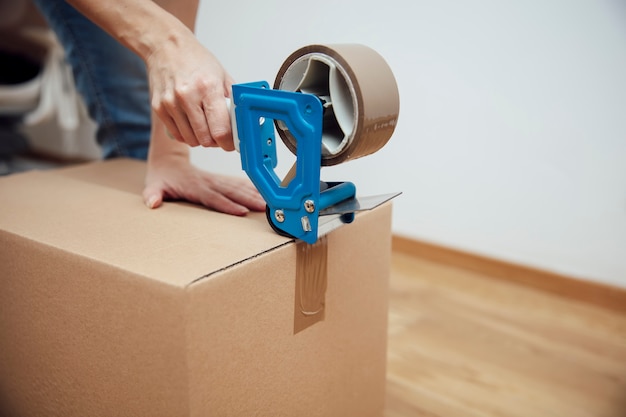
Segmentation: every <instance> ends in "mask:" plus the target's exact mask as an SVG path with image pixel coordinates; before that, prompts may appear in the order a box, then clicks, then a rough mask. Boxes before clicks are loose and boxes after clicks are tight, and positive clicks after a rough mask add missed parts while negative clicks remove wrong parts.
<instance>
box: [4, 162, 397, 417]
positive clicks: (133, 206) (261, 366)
mask: <svg viewBox="0 0 626 417" xmlns="http://www.w3.org/2000/svg"><path fill="white" fill-rule="evenodd" d="M144 170H145V166H144V165H143V163H140V162H134V161H129V160H116V161H110V162H98V163H93V164H88V165H83V166H78V167H73V168H68V169H62V170H57V171H54V172H29V173H25V174H19V175H14V176H11V177H6V178H0V274H1V275H0V414H1V415H3V416H11V417H20V416H47V417H49V416H64V417H68V416H81V417H84V416H89V417H97V416H133V417H137V416H149V417H158V416H167V417H173V416H220V417H222V416H289V417H294V416H306V417H311V416H332V417H352V416H358V417H364V416H382V414H383V407H384V394H385V362H386V360H385V359H386V340H387V338H386V336H387V334H386V329H387V295H388V276H389V261H390V258H389V257H390V241H391V239H390V227H391V221H390V219H391V206H390V205H389V204H386V205H384V206H382V207H380V208H378V209H375V210H373V211H371V212H366V213H362V214H358V215H357V218H356V220H355V221H354V223H352V224H349V225H345V226H343V227H341V228H339V229H337V230H335V231H333V232H332V233H331V234H330V235H328V236H327V238H326V241H325V243H324V245H325V249H324V251H325V252H324V255H326V256H327V259H326V260H325V261H326V267H327V269H326V281H325V282H323V283H320V282H300V284H299V285H296V284H297V282H296V281H297V279H296V275H297V274H298V273H299V272H298V271H299V270H301V271H304V272H305V273H307V271H309V272H310V271H311V270H315V269H316V268H318V269H319V268H321V267H320V265H321V264H319V263H316V262H312V263H311V258H308V262H309V264H308V265H307V264H306V262H305V261H307V259H306V256H308V255H307V254H306V253H304V255H303V256H304V257H305V258H304V259H305V261H302V259H301V258H300V255H299V254H298V250H299V249H298V248H300V249H303V248H302V247H301V246H299V245H298V244H296V243H295V242H293V241H292V240H290V239H287V238H284V237H281V236H278V235H277V234H275V233H274V232H273V231H272V230H271V228H270V227H269V225H268V224H267V221H266V219H265V215H264V214H262V213H258V214H253V215H249V216H246V217H244V218H237V217H233V216H228V215H224V214H220V213H215V212H212V211H210V210H207V209H204V208H202V207H199V206H194V205H191V204H187V203H174V202H169V203H166V204H165V205H164V206H163V207H161V208H159V209H157V210H152V211H151V210H148V209H147V208H146V207H145V206H144V205H143V202H142V199H141V190H142V184H143V175H144ZM304 250H305V252H306V250H308V249H307V248H304ZM315 256H317V255H315ZM298 262H300V263H301V264H300V265H297V264H298ZM303 262H305V263H303ZM298 279H300V278H298ZM298 286H299V287H300V289H298V291H300V293H299V294H297V291H296V290H297V287H298ZM303 288H304V290H303ZM311 289H313V290H314V291H317V293H318V295H319V293H320V290H321V292H322V293H321V295H322V298H321V299H320V300H313V301H311V300H309V301H306V300H304V299H303V298H302V294H303V293H302V291H305V292H306V291H309V290H311ZM310 302H313V303H314V304H315V303H318V304H319V305H321V310H322V311H321V312H320V311H312V312H311V311H305V310H307V309H309V308H310V307H304V305H305V304H306V303H310ZM303 312H304V313H306V314H308V315H309V316H307V317H308V318H309V319H310V316H311V315H312V316H316V315H317V314H321V315H320V316H317V319H315V318H314V320H313V321H312V322H310V323H308V324H306V323H305V325H304V326H299V325H298V324H297V323H298V321H299V316H302V315H303V314H304V313H303ZM306 314H304V315H306ZM300 318H301V317H300Z"/></svg>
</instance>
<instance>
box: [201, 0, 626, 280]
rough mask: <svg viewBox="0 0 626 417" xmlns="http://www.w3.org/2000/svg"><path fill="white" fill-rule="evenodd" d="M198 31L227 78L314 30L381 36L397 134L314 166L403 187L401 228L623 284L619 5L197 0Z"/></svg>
mask: <svg viewBox="0 0 626 417" xmlns="http://www.w3.org/2000/svg"><path fill="white" fill-rule="evenodd" d="M197 32H198V36H199V38H200V40H201V41H202V42H203V44H204V45H205V46H207V47H208V48H209V49H211V50H212V51H213V52H214V53H215V54H216V55H217V56H218V57H219V58H220V60H221V61H222V63H223V64H224V65H225V66H226V68H227V69H228V70H229V72H230V73H231V74H232V75H233V76H234V77H235V79H236V80H237V81H238V82H247V81H257V80H268V81H270V83H272V82H273V80H274V77H275V74H276V72H277V71H278V68H279V67H280V65H281V64H282V62H283V60H284V59H285V58H286V57H287V56H288V55H289V54H290V53H291V52H293V51H294V50H296V49H298V48H299V47H301V46H304V45H308V44H312V43H339V42H356V43H363V44H366V45H368V46H370V47H372V48H374V49H376V50H377V51H378V52H379V53H381V54H382V55H383V56H384V57H385V58H386V59H387V61H388V63H389V64H390V66H391V67H392V69H393V71H394V73H395V75H396V77H397V81H398V84H399V88H400V100H401V114H400V120H399V124H398V127H397V129H396V133H395V134H394V136H393V138H392V139H391V141H390V143H389V144H388V145H387V146H386V147H385V148H383V149H382V150H381V151H379V152H378V153H376V154H374V155H371V156H368V157H366V158H362V159H360V160H357V161H352V162H349V163H346V164H343V165H340V166H338V167H333V168H328V169H325V170H324V171H323V173H322V176H323V178H325V179H329V180H331V179H338V180H353V181H354V182H355V183H356V184H357V187H358V188H359V192H360V193H361V194H374V193H384V192H388V191H395V190H401V191H403V192H404V194H403V195H402V196H401V197H399V198H398V199H397V200H396V202H395V206H394V222H393V229H394V233H396V234H400V235H404V236H407V237H412V238H417V239H421V240H426V241H431V242H434V243H438V244H443V245H446V246H449V247H455V248H459V249H462V250H466V251H470V252H474V253H479V254H484V255H487V256H491V257H495V258H500V259H503V260H509V261H513V262H517V263H522V264H526V265H530V266H535V267H538V268H542V269H546V270H551V271H555V272H560V273H564V274H568V275H571V276H577V277H581V278H585V279H592V280H597V281H601V282H606V283H610V284H617V285H620V286H622V287H626V2H624V1H622V0H612V1H608V0H605V1H601V0H598V1H595V0H573V1H572V0H524V1H522V0H520V1H509V2H502V1H498V0H477V1H452V0H447V1H439V0H438V1H418V0H413V1H408V0H405V1H399V0H387V1H373V0H344V1H341V0H334V1H331V0H317V1H314V2H298V1H293V0H267V1H263V2H259V1H256V0H244V1H228V2H226V1H224V2H216V1H208V0H205V1H204V3H202V6H201V9H200V15H199V18H198V30H197ZM192 156H193V161H194V163H196V164H198V165H200V166H202V167H204V168H206V169H209V170H216V171H220V172H228V173H232V174H235V175H242V174H241V170H240V165H239V161H238V155H237V154H225V153H223V152H218V151H216V150H207V149H196V150H194V152H193V155H192Z"/></svg>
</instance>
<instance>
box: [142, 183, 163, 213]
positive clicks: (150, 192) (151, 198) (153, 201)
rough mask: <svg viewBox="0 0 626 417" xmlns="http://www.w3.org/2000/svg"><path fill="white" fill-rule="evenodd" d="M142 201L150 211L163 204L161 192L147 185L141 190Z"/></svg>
mask: <svg viewBox="0 0 626 417" xmlns="http://www.w3.org/2000/svg"><path fill="white" fill-rule="evenodd" d="M143 201H144V203H145V204H146V206H147V207H148V208H150V209H155V208H157V207H160V206H161V204H162V203H163V190H162V189H161V188H160V187H158V186H156V185H154V184H151V185H147V186H146V188H144V190H143Z"/></svg>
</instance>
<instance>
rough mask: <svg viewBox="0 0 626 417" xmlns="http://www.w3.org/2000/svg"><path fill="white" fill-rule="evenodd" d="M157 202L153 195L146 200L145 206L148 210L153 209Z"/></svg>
mask: <svg viewBox="0 0 626 417" xmlns="http://www.w3.org/2000/svg"><path fill="white" fill-rule="evenodd" d="M157 200H158V198H157V196H155V195H153V196H151V197H150V198H149V199H148V201H146V206H148V208H150V209H152V208H154V206H155V205H156V203H157Z"/></svg>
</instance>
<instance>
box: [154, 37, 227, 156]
mask: <svg viewBox="0 0 626 417" xmlns="http://www.w3.org/2000/svg"><path fill="white" fill-rule="evenodd" d="M146 67H147V70H148V77H149V81H150V90H151V91H150V93H151V94H150V96H151V100H152V103H151V104H152V108H153V110H154V111H155V112H156V114H157V115H158V116H159V119H161V120H162V121H163V123H164V124H165V126H166V128H167V130H168V132H169V134H170V135H171V136H172V137H173V138H175V139H176V140H178V141H180V142H184V143H186V144H187V145H189V146H198V145H202V146H210V147H217V146H219V147H221V148H222V149H224V150H226V151H232V150H233V149H234V145H233V136H232V130H231V124H230V115H229V111H228V107H227V104H226V97H229V96H230V89H231V85H232V83H233V80H232V78H231V77H230V76H229V75H228V73H227V72H226V71H225V70H224V68H223V67H222V65H221V64H220V63H219V61H218V60H217V59H216V58H215V56H213V54H211V52H209V51H208V50H207V49H206V48H204V47H203V46H202V45H201V44H200V43H199V42H198V41H197V39H196V38H195V37H194V36H193V33H192V32H189V34H188V39H185V40H183V41H182V42H180V43H178V44H174V43H171V42H166V43H164V44H163V45H162V46H161V47H159V48H158V49H156V50H155V51H154V52H152V54H151V55H150V56H149V57H147V59H146Z"/></svg>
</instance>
